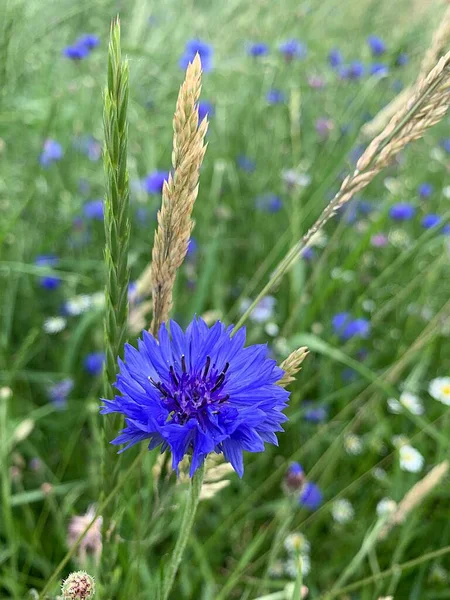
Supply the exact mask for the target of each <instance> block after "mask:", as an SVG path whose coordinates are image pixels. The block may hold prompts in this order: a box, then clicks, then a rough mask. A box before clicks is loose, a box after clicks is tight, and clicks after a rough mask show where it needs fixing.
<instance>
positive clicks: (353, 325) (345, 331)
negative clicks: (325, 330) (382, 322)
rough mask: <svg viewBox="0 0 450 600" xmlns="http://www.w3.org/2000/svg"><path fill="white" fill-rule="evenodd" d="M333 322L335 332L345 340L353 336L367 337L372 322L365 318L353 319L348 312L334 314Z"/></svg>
mask: <svg viewBox="0 0 450 600" xmlns="http://www.w3.org/2000/svg"><path fill="white" fill-rule="evenodd" d="M331 324H332V326H333V330H334V333H335V334H336V335H338V336H339V338H340V339H341V340H343V341H346V340H350V339H351V338H353V337H361V338H366V337H368V335H369V333H370V322H369V321H368V320H367V319H364V318H358V319H353V317H352V315H351V314H350V313H348V312H342V313H338V314H336V315H334V317H333V318H332V321H331Z"/></svg>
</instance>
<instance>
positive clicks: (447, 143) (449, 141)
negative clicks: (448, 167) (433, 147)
mask: <svg viewBox="0 0 450 600" xmlns="http://www.w3.org/2000/svg"><path fill="white" fill-rule="evenodd" d="M441 146H442V147H443V149H444V150H445V151H446V152H447V154H450V138H445V139H443V140H442V141H441Z"/></svg>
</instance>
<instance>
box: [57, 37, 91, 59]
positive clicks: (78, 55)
mask: <svg viewBox="0 0 450 600" xmlns="http://www.w3.org/2000/svg"><path fill="white" fill-rule="evenodd" d="M99 43H100V40H99V38H98V36H96V35H93V34H91V33H86V34H84V35H82V36H80V37H79V38H78V39H77V40H76V42H75V43H74V44H72V46H67V48H64V50H63V54H64V56H66V58H70V59H71V60H82V59H83V58H86V57H87V56H89V54H90V52H91V50H93V49H94V48H96V47H97V46H98V45H99Z"/></svg>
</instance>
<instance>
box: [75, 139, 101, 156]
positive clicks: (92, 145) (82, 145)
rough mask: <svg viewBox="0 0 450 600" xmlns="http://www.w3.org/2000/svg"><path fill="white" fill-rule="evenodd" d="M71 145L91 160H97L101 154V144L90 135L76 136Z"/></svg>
mask: <svg viewBox="0 0 450 600" xmlns="http://www.w3.org/2000/svg"><path fill="white" fill-rule="evenodd" d="M73 145H74V147H75V148H76V149H77V150H79V151H80V152H82V153H83V154H85V155H86V156H87V157H88V158H89V160H91V161H92V162H95V161H97V160H99V158H100V157H101V155H102V145H101V143H100V142H99V141H98V140H96V139H95V138H94V137H93V136H92V135H87V136H84V137H81V138H76V139H75V140H74V144H73Z"/></svg>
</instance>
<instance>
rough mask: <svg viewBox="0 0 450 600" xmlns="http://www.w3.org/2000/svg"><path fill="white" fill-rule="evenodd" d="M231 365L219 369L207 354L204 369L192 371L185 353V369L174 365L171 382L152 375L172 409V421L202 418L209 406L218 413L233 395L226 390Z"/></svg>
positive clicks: (164, 399)
mask: <svg viewBox="0 0 450 600" xmlns="http://www.w3.org/2000/svg"><path fill="white" fill-rule="evenodd" d="M229 366H230V364H229V363H228V362H227V363H226V364H225V366H224V368H223V369H222V371H219V369H218V368H217V366H216V365H215V364H213V365H211V357H210V356H207V357H206V362H205V365H204V367H203V368H202V369H201V370H200V371H198V372H192V373H189V372H188V371H187V368H186V359H185V357H184V355H183V356H182V357H181V369H182V370H181V373H180V372H179V371H176V370H175V367H174V366H173V365H171V366H170V368H169V373H170V381H169V382H168V383H163V382H162V381H155V380H154V379H153V378H152V377H149V380H150V382H151V383H152V384H153V385H154V386H155V388H157V390H158V391H159V392H160V393H161V401H162V402H163V403H164V404H165V406H166V408H167V409H168V410H169V412H170V414H169V418H168V422H173V423H178V424H184V423H186V422H187V421H188V420H189V419H191V418H196V419H197V420H198V421H200V422H201V421H202V419H203V415H204V412H205V410H207V409H209V408H212V409H213V413H214V414H217V413H218V412H219V411H220V408H221V405H222V404H223V403H224V402H226V401H227V400H228V398H229V394H224V393H223V387H224V385H225V379H226V374H227V371H228V368H229Z"/></svg>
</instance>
